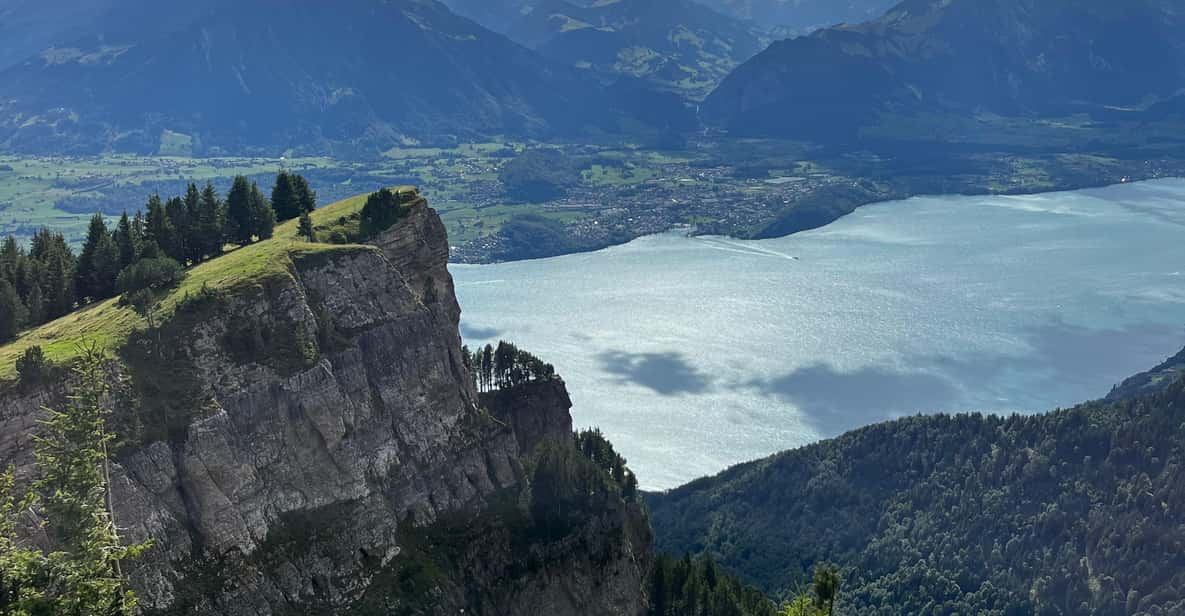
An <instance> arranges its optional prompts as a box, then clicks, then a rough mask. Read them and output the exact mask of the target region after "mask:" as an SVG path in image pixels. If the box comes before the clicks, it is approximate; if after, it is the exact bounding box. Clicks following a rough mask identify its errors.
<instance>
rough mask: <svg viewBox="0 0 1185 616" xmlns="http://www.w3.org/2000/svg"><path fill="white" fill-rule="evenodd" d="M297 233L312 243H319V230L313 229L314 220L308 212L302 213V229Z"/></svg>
mask: <svg viewBox="0 0 1185 616" xmlns="http://www.w3.org/2000/svg"><path fill="white" fill-rule="evenodd" d="M297 232H298V233H299V234H300V236H301V237H303V238H305V239H306V240H308V241H310V242H316V241H317V230H316V229H314V228H313V219H312V217H310V216H309V213H308V212H301V213H300V227H299V228H298V230H297Z"/></svg>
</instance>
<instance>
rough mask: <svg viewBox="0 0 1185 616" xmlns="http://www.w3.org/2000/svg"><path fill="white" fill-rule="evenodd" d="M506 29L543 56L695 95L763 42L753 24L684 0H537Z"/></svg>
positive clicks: (704, 89) (711, 86) (605, 73)
mask: <svg viewBox="0 0 1185 616" xmlns="http://www.w3.org/2000/svg"><path fill="white" fill-rule="evenodd" d="M507 35H508V36H510V37H511V38H512V39H514V40H516V41H519V42H521V43H523V44H525V45H528V46H530V47H533V48H535V49H537V50H538V51H539V52H540V53H541V54H542V55H544V56H546V57H547V58H549V59H554V60H557V61H561V62H564V63H567V64H571V65H576V66H579V67H582V68H586V69H591V70H594V71H596V72H598V73H601V74H603V75H626V76H631V77H638V78H642V79H645V80H647V81H650V82H653V83H655V84H659V85H661V86H663V87H665V88H667V89H670V90H674V91H678V92H681V93H685V94H688V95H691V96H693V97H695V98H702V97H703V96H704V95H706V94H707V93H708V92H710V91H711V89H712V88H714V87H715V86H716V84H718V83H719V82H720V80H721V79H723V78H724V76H725V75H727V74H728V72H729V71H731V70H732V69H733V68H734V67H736V66H737V65H739V64H740V63H741V62H744V61H745V60H747V59H749V58H750V57H752V56H753V55H754V54H756V53H757V52H758V51H759V50H760V49H761V42H760V40H759V37H758V35H757V33H756V32H755V30H754V28H753V27H752V26H750V25H749V24H746V23H743V22H741V21H738V20H735V19H732V18H730V17H727V16H725V15H723V14H720V13H717V12H715V11H713V10H711V9H708V8H706V7H704V6H702V5H700V4H697V3H695V2H692V1H690V0H616V1H613V2H597V3H594V4H591V5H588V6H581V5H579V4H576V3H572V2H567V1H565V0H543V1H542V2H540V3H539V4H538V5H537V6H536V7H535V8H534V10H533V11H531V12H530V13H529V14H527V15H526V16H524V17H522V18H521V19H519V20H518V21H517V22H516V23H515V24H514V25H513V26H512V27H511V28H510V29H509V30H508V31H507Z"/></svg>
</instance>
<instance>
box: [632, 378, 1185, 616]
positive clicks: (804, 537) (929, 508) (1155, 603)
mask: <svg viewBox="0 0 1185 616" xmlns="http://www.w3.org/2000/svg"><path fill="white" fill-rule="evenodd" d="M1183 448H1185V379H1183V378H1180V377H1178V378H1177V379H1175V380H1172V381H1170V382H1166V383H1162V384H1161V385H1160V386H1159V387H1157V388H1153V389H1146V390H1142V393H1141V394H1140V395H1138V396H1135V397H1128V398H1121V399H1117V400H1114V401H1110V402H1094V403H1089V404H1084V405H1081V406H1078V407H1076V408H1073V409H1069V410H1060V411H1056V412H1053V413H1049V414H1046V415H1038V416H1020V415H1014V416H1011V417H997V416H984V415H978V414H973V415H959V416H948V415H939V416H931V417H914V418H909V419H902V420H900V421H895V422H892V423H885V424H881V425H875V426H871V427H868V428H865V429H862V430H858V431H855V432H852V433H849V434H846V435H844V436H842V437H839V438H837V439H835V440H832V441H827V442H823V443H819V444H816V445H812V446H809V447H805V448H802V449H798V450H794V451H789V452H785V453H782V454H779V455H776V456H773V457H770V458H767V459H764V460H761V461H757V462H753V463H748V464H743V465H739V466H736V467H734V468H732V469H729V470H727V471H725V472H723V473H721V474H720V475H718V476H715V477H710V478H704V479H701V480H698V481H696V482H693V483H691V484H688V485H687V486H684V487H681V488H679V489H676V490H673V491H671V492H668V493H665V494H654V495H650V496H649V497H648V499H647V500H648V503H649V504H650V506H651V511H652V517H651V521H652V525H653V527H654V529H655V533H656V536H657V542H658V546H659V548H660V550H663V551H665V552H666V553H671V554H681V553H684V552H690V553H692V554H710V555H711V556H712V557H713V558H714V559H716V561H717V562H718V564H720V565H721V566H723V567H726V568H728V569H730V570H732V571H735V572H737V573H738V574H740V575H741V576H742V577H743V579H745V580H747V581H750V582H753V583H756V584H757V585H759V586H760V587H761V588H762V589H763V590H765V591H766V592H768V593H770V594H771V595H773V596H784V595H785V593H786V592H787V591H789V590H791V589H793V588H794V587H795V586H796V585H798V584H802V583H803V582H804V581H805V579H806V574H807V572H808V571H809V570H810V569H811V567H812V566H814V564H815V563H816V562H818V561H820V560H823V559H826V560H830V561H833V562H836V563H838V564H840V565H841V566H842V567H843V573H844V577H845V582H844V587H843V597H842V598H841V599H840V600H839V601H838V602H837V603H836V613H839V614H848V615H854V614H859V615H861V616H865V615H873V616H876V615H884V616H888V615H894V616H896V615H898V614H965V615H970V614H982V615H1001V616H1003V615H1008V616H1020V615H1029V614H1038V615H1042V616H1055V615H1065V616H1070V615H1082V616H1119V615H1140V616H1153V615H1168V614H1180V613H1185V526H1183V525H1182V522H1181V521H1182V515H1181V511H1182V508H1183V507H1185V450H1183Z"/></svg>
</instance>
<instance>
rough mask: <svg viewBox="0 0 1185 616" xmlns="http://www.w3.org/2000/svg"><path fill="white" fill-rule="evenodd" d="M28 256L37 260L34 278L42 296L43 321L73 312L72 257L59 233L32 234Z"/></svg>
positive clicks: (44, 230)
mask: <svg viewBox="0 0 1185 616" xmlns="http://www.w3.org/2000/svg"><path fill="white" fill-rule="evenodd" d="M29 257H30V259H31V260H34V261H36V265H35V266H34V267H35V268H36V270H37V271H36V272H33V275H34V276H35V277H36V280H38V281H40V284H41V291H42V293H44V296H45V301H44V304H43V306H44V310H45V318H47V319H56V318H58V317H60V316H62V315H65V314H67V313H69V312H70V311H71V310H73V309H74V268H75V265H76V263H75V259H74V254H73V253H72V252H70V246H69V245H68V244H66V238H65V237H64V236H63V235H62V234H61V233H53V232H52V231H50V230H49V229H41V230H40V231H38V232H37V233H34V234H33V241H32V244H31V248H30V250H29Z"/></svg>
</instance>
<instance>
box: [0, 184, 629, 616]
mask: <svg viewBox="0 0 1185 616" xmlns="http://www.w3.org/2000/svg"><path fill="white" fill-rule="evenodd" d="M447 257H448V244H447V239H446V237H445V231H444V227H443V225H442V224H441V222H440V220H439V218H438V217H437V216H436V214H435V212H434V211H433V210H431V209H429V208H428V207H427V206H426V205H424V204H420V205H417V206H415V207H414V208H413V209H412V211H411V213H410V215H409V216H408V217H406V218H404V219H403V220H401V221H400V222H399V223H397V224H396V226H395V227H393V228H392V229H391V230H389V231H387V232H386V233H384V234H383V235H382V236H381V237H379V238H377V240H376V241H374V242H373V245H372V246H365V247H357V248H354V249H342V250H333V251H327V252H325V253H315V254H309V255H305V256H303V257H299V258H296V257H294V259H293V266H292V268H291V271H290V272H289V273H288V275H286V276H279V277H272V278H269V279H267V280H266V281H262V282H261V283H260V284H258V285H254V286H250V287H245V288H242V289H236V290H235V291H234V292H230V293H211V294H209V296H208V297H195V298H193V299H192V300H191V301H189V302H187V303H186V304H185V305H184V306H182V307H179V308H178V310H177V313H176V314H175V315H174V317H173V318H172V320H171V322H170V323H165V324H163V325H162V326H161V327H160V328H159V331H157V332H155V333H154V334H151V335H150V334H145V335H142V336H141V337H140V338H138V339H133V341H131V342H130V343H129V344H128V345H127V348H126V349H125V350H124V351H122V352H121V354H120V361H118V362H113V363H114V364H116V365H114V366H113V368H112V374H113V377H112V378H113V379H114V380H115V384H116V387H115V389H116V391H117V392H118V395H117V396H116V398H117V399H116V403H115V405H116V407H117V412H116V420H117V424H118V426H119V427H120V428H121V430H122V433H124V434H127V435H129V438H128V441H129V443H128V444H127V446H125V447H124V448H123V449H122V450H121V451H120V452H119V454H118V464H117V466H116V474H115V477H114V480H113V491H114V495H115V502H116V507H115V509H116V511H115V514H116V518H117V522H118V523H119V525H120V526H121V527H122V528H123V529H124V531H123V532H124V535H125V539H126V540H128V541H137V542H138V541H142V540H146V539H152V540H153V541H154V542H155V546H154V547H153V548H152V549H151V550H149V551H148V553H147V554H146V555H145V557H144V558H143V559H142V560H140V561H138V562H137V563H136V565H135V569H134V570H133V571H132V574H131V576H132V584H133V586H134V587H135V589H136V590H137V592H138V593H139V594H140V597H141V601H142V603H143V605H144V606H145V608H146V612H148V613H159V614H210V615H213V614H226V615H232V616H235V615H244V616H245V615H260V616H270V615H279V614H295V613H301V614H304V613H316V614H352V613H358V614H363V613H365V614H387V613H458V612H459V611H461V610H469V611H470V612H476V613H486V614H527V613H540V614H542V613H547V614H605V615H610V614H621V615H627V614H636V613H639V612H640V611H641V609H642V606H643V597H642V593H641V590H640V589H641V587H642V579H643V576H644V575H645V572H646V567H647V566H648V562H649V555H650V545H649V530H648V527H647V526H646V523H645V518H644V515H643V514H642V512H641V510H640V508H639V507H638V505H636V504H627V503H625V502H624V501H621V502H620V503H616V504H615V505H613V506H610V507H606V508H605V509H604V510H603V511H599V512H596V513H595V514H594V515H589V516H587V517H586V518H585V519H583V520H582V522H581V523H580V524H579V525H577V527H576V529H575V530H574V531H573V532H571V533H569V534H567V535H564V536H558V537H557V536H547V537H540V536H535V535H532V534H531V533H529V532H527V531H525V530H524V528H525V526H524V524H526V522H524V520H525V519H526V518H529V512H528V511H527V505H526V503H527V502H528V499H529V477H530V475H529V473H528V472H527V470H525V469H526V466H527V465H529V463H530V462H529V454H530V453H531V452H530V449H531V448H533V447H534V446H535V444H537V443H538V442H540V441H542V440H544V439H548V438H556V439H561V440H564V439H566V442H570V440H571V417H570V415H569V414H568V408H569V407H570V406H571V404H570V402H568V401H567V393H566V391H565V390H564V389H563V384H562V382H560V381H556V382H552V383H546V384H538V387H541V388H544V389H546V390H547V391H548V392H550V393H549V395H548V396H544V397H539V396H534V397H532V396H527V397H524V398H522V399H521V401H525V402H524V403H523V404H520V405H518V406H515V408H514V419H513V420H512V421H506V420H503V419H499V418H498V417H496V416H494V415H492V414H490V413H489V412H487V411H485V410H484V409H482V408H481V406H480V405H479V400H478V395H477V393H476V391H475V390H474V388H473V386H472V381H471V379H470V377H469V375H468V374H467V372H466V369H465V367H464V364H463V363H462V357H461V343H460V336H459V333H458V319H459V315H460V309H459V307H458V305H457V301H456V298H455V296H454V294H453V287H452V278H451V276H450V275H449V273H448V270H447ZM60 393H61V392H53V391H48V390H38V391H27V392H23V393H12V394H9V395H7V396H6V397H4V398H0V464H3V463H10V462H13V463H16V464H17V465H18V466H19V467H21V470H22V471H23V472H24V473H25V474H26V475H27V474H28V472H29V468H28V462H29V451H30V449H31V442H30V432H31V430H32V429H34V426H35V425H36V418H37V416H38V412H39V411H38V409H39V408H40V407H41V405H43V404H45V403H47V402H51V401H52V400H54V399H55V397H57V396H60ZM507 395H509V396H512V397H513V396H515V395H516V394H513V393H509V392H508V393H507ZM461 539H463V540H461Z"/></svg>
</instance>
